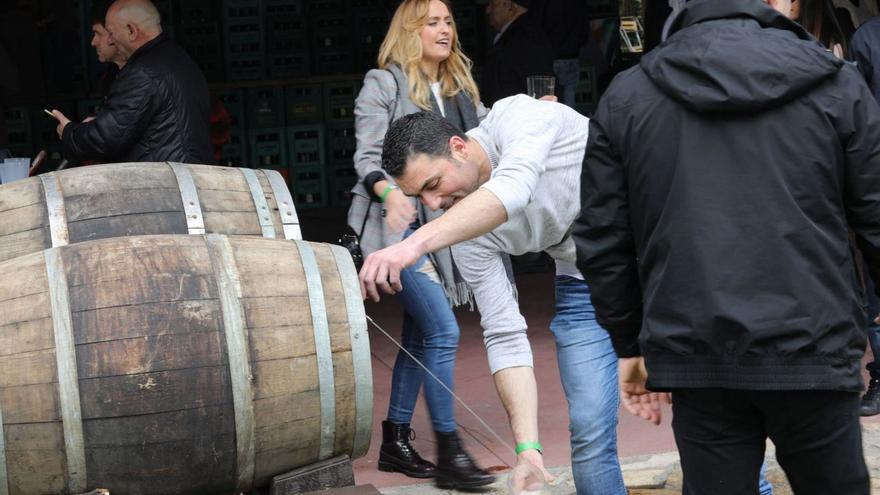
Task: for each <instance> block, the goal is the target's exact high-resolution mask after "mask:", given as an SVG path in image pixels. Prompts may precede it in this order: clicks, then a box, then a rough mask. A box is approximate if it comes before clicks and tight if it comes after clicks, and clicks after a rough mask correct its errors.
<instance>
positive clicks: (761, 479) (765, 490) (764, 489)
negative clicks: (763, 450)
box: [758, 462, 773, 495]
mask: <svg viewBox="0 0 880 495" xmlns="http://www.w3.org/2000/svg"><path fill="white" fill-rule="evenodd" d="M758 495H773V485H771V484H770V482H769V481H767V463H766V462H765V463H763V464H761V472H760V474H758Z"/></svg>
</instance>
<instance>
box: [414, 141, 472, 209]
mask: <svg viewBox="0 0 880 495" xmlns="http://www.w3.org/2000/svg"><path fill="white" fill-rule="evenodd" d="M397 185H398V186H400V190H401V191H403V193H404V194H406V195H407V196H418V198H419V200H420V201H421V202H422V203H423V204H424V205H425V206H427V207H428V208H430V209H431V210H434V211H436V210H439V209H444V210H448V209H449V208H452V205H454V204H455V203H457V202H459V201H460V200H461V199H462V198H464V197H465V196H467V195H468V194H470V193H472V192H474V191H476V190H477V188H479V187H480V183H479V169H478V167H477V166H476V165H475V164H472V163H470V162H468V161H464V160H458V159H456V158H454V157H445V156H442V157H430V156H428V155H425V154H420V155H416V156H413V157H411V158H410V159H409V160H407V162H406V168H405V169H404V171H403V175H402V176H400V177H397Z"/></svg>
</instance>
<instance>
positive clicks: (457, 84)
mask: <svg viewBox="0 0 880 495" xmlns="http://www.w3.org/2000/svg"><path fill="white" fill-rule="evenodd" d="M440 1H441V2H443V3H444V4H445V5H446V7H447V8H448V9H449V15H450V16H451V15H452V7H451V6H450V5H449V2H448V1H447V0H440ZM430 3H431V0H403V2H401V4H400V5H399V6H398V7H397V10H396V11H395V12H394V17H392V18H391V25H390V26H389V27H388V33H386V34H385V39H384V40H383V41H382V46H381V47H379V58H378V60H377V62H378V65H379V68H380V69H387V68H388V66H390V65H392V64H397V65H399V66H400V67H401V68H402V69H403V73H404V74H406V80H407V81H408V82H409V97H410V99H411V100H412V101H413V103H415V104H416V106H417V107H419V108H421V109H422V110H431V98H432V96H431V83H430V81H429V80H428V77H427V76H426V75H425V73H424V72H423V71H422V67H421V65H420V64H421V61H422V39H421V37H420V35H421V32H422V28H424V27H425V25H426V24H427V23H428V5H429V4H430ZM454 19H455V17H453V22H452V34H453V36H452V39H453V41H454V42H453V44H452V50H451V52H450V54H449V58H447V59H446V60H444V61H443V62H440V71H439V73H438V80H439V82H440V87H441V88H442V94H443V96H444V97H447V98H448V97H451V96H455V95H456V94H458V93H459V92H460V91H464V92H465V93H467V95H468V96H470V97H471V99H472V100H473V102H474V104H475V105H476V104H477V103H478V102H479V101H480V93H479V91H478V90H477V83H475V82H474V78H473V76H472V75H471V67H472V66H473V62H471V60H470V59H469V58H467V56H466V55H465V54H464V52H462V50H461V43H460V42H459V39H458V30H457V29H456V27H455V21H454Z"/></svg>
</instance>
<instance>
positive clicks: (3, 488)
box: [0, 404, 9, 495]
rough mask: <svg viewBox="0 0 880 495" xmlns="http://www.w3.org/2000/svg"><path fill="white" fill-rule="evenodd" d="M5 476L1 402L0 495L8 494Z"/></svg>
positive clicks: (0, 405)
mask: <svg viewBox="0 0 880 495" xmlns="http://www.w3.org/2000/svg"><path fill="white" fill-rule="evenodd" d="M8 479H9V478H7V476H6V437H5V436H4V434H3V404H0V495H9V481H8Z"/></svg>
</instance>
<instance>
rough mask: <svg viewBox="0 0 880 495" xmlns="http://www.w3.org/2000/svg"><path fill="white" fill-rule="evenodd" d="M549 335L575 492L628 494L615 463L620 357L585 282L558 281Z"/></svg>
mask: <svg viewBox="0 0 880 495" xmlns="http://www.w3.org/2000/svg"><path fill="white" fill-rule="evenodd" d="M550 330H551V331H552V332H553V336H554V337H555V338H556V355H557V360H558V363H559V375H560V377H561V378H562V386H563V388H564V390H565V398H566V400H567V401H568V415H569V419H570V425H569V429H570V430H571V465H572V473H573V474H574V481H575V486H576V487H577V491H578V493H579V494H582V495H583V494H589V495H618V494H620V495H623V494H626V488H625V487H624V485H623V476H622V474H621V472H620V463H619V462H618V458H617V410H618V406H619V395H618V385H617V355H616V354H615V353H614V349H613V347H612V346H611V339H610V337H609V336H608V332H606V331H605V330H604V329H603V328H602V327H600V326H599V324H598V323H596V317H595V313H594V312H593V305H592V304H591V303H590V290H589V288H588V286H587V283H586V282H584V281H583V280H578V279H575V278H572V277H566V276H561V277H557V278H556V315H555V316H554V318H553V321H552V322H551V323H550Z"/></svg>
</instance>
